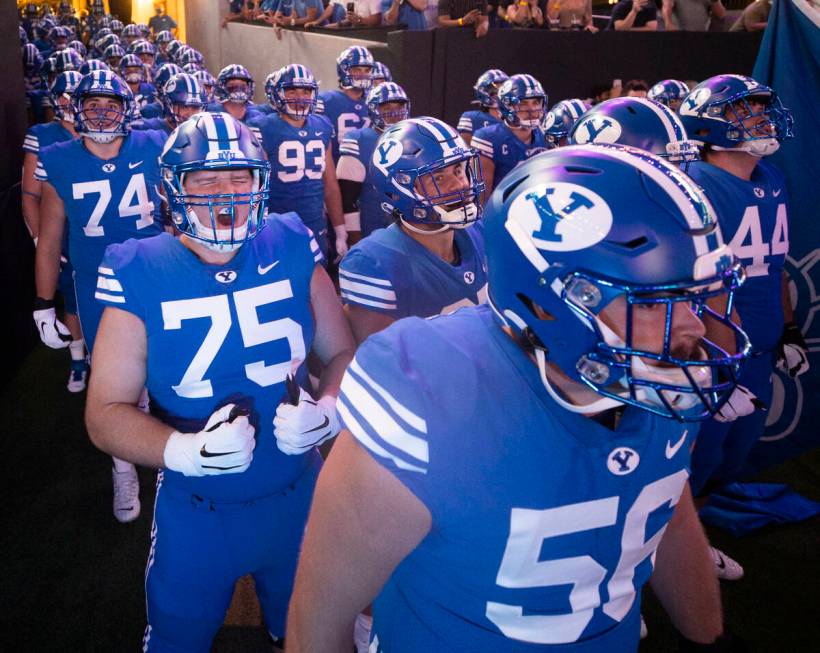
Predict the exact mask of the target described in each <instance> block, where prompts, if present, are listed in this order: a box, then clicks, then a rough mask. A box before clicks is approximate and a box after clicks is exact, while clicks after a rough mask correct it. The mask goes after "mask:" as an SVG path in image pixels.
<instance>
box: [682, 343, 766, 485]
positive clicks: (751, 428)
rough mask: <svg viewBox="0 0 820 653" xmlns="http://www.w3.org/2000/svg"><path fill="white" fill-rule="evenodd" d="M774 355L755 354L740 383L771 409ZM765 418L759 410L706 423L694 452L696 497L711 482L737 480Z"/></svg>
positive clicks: (762, 427) (764, 422) (761, 431)
mask: <svg viewBox="0 0 820 653" xmlns="http://www.w3.org/2000/svg"><path fill="white" fill-rule="evenodd" d="M773 369H774V354H773V353H772V352H771V351H766V352H755V354H753V356H752V358H750V359H749V361H748V362H747V363H746V367H745V368H744V370H743V373H742V375H741V378H740V384H741V385H744V386H746V387H747V388H749V390H751V391H752V392H753V393H754V394H755V395H756V396H757V398H758V399H760V400H761V401H762V402H763V403H765V404H766V405H767V406H769V405H770V404H771V402H772V371H773ZM766 415H767V413H765V412H764V411H762V410H756V411H755V412H753V413H752V414H751V415H747V416H746V417H741V418H739V419H737V420H735V421H734V422H728V423H721V422H718V421H715V420H714V419H711V420H708V421H707V422H704V423H703V426H702V427H701V429H700V433H699V434H698V439H697V442H696V444H695V450H694V451H693V452H692V476H691V478H690V479H689V482H690V484H691V486H692V493H693V494H695V495H697V494H698V493H699V492H700V491H701V490H702V489H703V488H704V486H705V485H706V483H707V482H708V481H710V480H711V481H714V482H720V483H731V482H732V481H734V480H737V476H738V475H739V474H740V470H741V469H742V468H743V465H744V463H745V462H746V458H747V457H748V455H749V452H750V451H751V450H752V447H753V446H754V444H755V442H757V441H758V440H759V439H760V436H762V435H763V431H764V429H765V428H766Z"/></svg>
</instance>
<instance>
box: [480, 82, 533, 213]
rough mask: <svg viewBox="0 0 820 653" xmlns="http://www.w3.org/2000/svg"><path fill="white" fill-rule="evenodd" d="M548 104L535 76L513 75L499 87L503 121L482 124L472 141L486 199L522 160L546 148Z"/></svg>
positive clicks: (499, 108) (499, 107)
mask: <svg viewBox="0 0 820 653" xmlns="http://www.w3.org/2000/svg"><path fill="white" fill-rule="evenodd" d="M546 107H547V94H546V93H545V92H544V89H543V88H542V87H541V83H540V82H539V81H538V80H537V79H535V77H533V76H532V75H513V76H512V77H510V78H509V79H508V80H507V81H506V82H504V83H503V84H502V85H501V87H500V88H499V90H498V110H499V112H500V113H501V118H502V119H503V121H504V122H501V123H498V124H495V125H490V126H489V127H482V128H481V129H479V130H477V131H476V132H475V134H473V140H472V141H471V143H472V145H473V147H475V149H477V150H478V152H479V154H481V167H482V168H483V169H484V182H485V184H486V185H487V189H486V191H485V195H484V197H485V199H486V198H489V196H490V192H491V191H492V189H493V188H495V187H496V186H497V185H498V184H499V182H500V181H501V180H502V179H504V177H505V176H506V175H507V173H508V172H509V171H510V170H512V169H513V168H514V167H515V166H517V165H518V164H519V163H520V162H521V161H523V160H525V159H528V158H530V157H531V156H534V155H536V154H538V153H539V152H543V151H544V150H545V149H547V147H548V145H547V141H546V139H545V138H544V132H543V131H541V124H542V122H543V121H544V113H545V112H546Z"/></svg>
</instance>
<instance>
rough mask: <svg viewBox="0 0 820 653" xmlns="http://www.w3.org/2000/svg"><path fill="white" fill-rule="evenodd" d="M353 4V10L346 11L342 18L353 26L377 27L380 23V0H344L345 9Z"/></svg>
mask: <svg viewBox="0 0 820 653" xmlns="http://www.w3.org/2000/svg"><path fill="white" fill-rule="evenodd" d="M350 5H353V11H347V12H346V14H345V18H344V20H345V21H346V22H347V23H348V24H350V25H352V26H354V27H377V26H379V25H381V24H382V3H381V0H354V1H353V2H346V3H345V9H347V7H348V6H350Z"/></svg>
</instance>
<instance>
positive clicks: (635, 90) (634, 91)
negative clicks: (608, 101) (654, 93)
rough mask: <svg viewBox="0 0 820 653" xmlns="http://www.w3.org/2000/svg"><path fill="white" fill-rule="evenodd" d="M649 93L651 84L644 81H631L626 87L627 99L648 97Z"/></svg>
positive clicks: (624, 91)
mask: <svg viewBox="0 0 820 653" xmlns="http://www.w3.org/2000/svg"><path fill="white" fill-rule="evenodd" d="M647 93H649V84H647V83H646V82H645V81H644V80H642V79H630V80H629V81H628V82H627V83H626V85H625V86H624V90H623V94H622V95H624V96H625V97H646V94H647Z"/></svg>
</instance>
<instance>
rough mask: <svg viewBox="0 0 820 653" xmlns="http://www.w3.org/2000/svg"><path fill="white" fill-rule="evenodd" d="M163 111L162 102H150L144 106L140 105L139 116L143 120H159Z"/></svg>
mask: <svg viewBox="0 0 820 653" xmlns="http://www.w3.org/2000/svg"><path fill="white" fill-rule="evenodd" d="M164 111H165V109H164V107H163V106H162V102H160V101H159V100H156V99H154V100H150V101H148V102H146V103H145V104H141V105H140V116H141V117H142V118H143V119H145V118H160V117H162V113H163V112H164Z"/></svg>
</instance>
